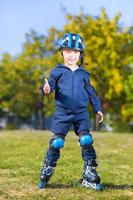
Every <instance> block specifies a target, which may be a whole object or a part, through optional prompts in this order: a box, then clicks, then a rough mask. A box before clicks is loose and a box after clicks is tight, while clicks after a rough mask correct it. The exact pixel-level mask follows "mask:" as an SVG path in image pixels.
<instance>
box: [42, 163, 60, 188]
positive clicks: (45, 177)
mask: <svg viewBox="0 0 133 200" xmlns="http://www.w3.org/2000/svg"><path fill="white" fill-rule="evenodd" d="M55 166H56V164H55V163H52V164H50V163H49V162H48V161H45V163H44V164H43V167H42V169H41V173H40V184H39V189H43V188H45V186H46V184H47V183H48V181H49V180H50V177H51V176H52V174H53V173H54V169H55Z"/></svg>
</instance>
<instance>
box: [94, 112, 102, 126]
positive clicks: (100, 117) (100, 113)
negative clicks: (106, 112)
mask: <svg viewBox="0 0 133 200" xmlns="http://www.w3.org/2000/svg"><path fill="white" fill-rule="evenodd" d="M96 115H97V119H98V122H99V124H100V123H102V121H103V113H102V112H101V111H98V112H97V113H96Z"/></svg>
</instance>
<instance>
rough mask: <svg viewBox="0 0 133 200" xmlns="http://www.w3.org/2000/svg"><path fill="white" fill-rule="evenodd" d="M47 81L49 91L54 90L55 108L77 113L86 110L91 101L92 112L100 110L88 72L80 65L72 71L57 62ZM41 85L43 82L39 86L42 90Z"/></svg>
mask: <svg viewBox="0 0 133 200" xmlns="http://www.w3.org/2000/svg"><path fill="white" fill-rule="evenodd" d="M48 82H49V84H50V88H51V90H50V92H53V91H54V90H55V102H56V107H57V108H65V109H67V110H69V111H70V112H72V113H79V112H82V111H86V110H87V106H88V104H89V103H91V104H92V106H93V110H94V112H97V111H102V108H101V105H100V100H99V98H98V97H97V96H96V92H95V89H94V87H93V86H91V84H90V74H89V73H88V72H87V71H86V70H85V69H84V68H83V67H82V66H79V68H78V69H77V70H75V71H74V72H73V71H72V70H71V69H70V68H68V67H67V66H65V65H63V64H59V65H57V66H56V67H55V68H54V69H53V70H52V71H51V73H50V76H49V78H48ZM43 86H44V84H43V85H42V87H41V90H42V91H43Z"/></svg>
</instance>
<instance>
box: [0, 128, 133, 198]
mask: <svg viewBox="0 0 133 200" xmlns="http://www.w3.org/2000/svg"><path fill="white" fill-rule="evenodd" d="M50 137H51V134H50V132H49V131H47V132H46V131H45V132H41V131H0V199H2V200H4V199H13V200H16V199H23V200H25V199H27V200H30V199H35V200H38V199H39V200H40V199H45V200H97V199H103V200H108V199H109V200H110V199H111V200H112V199H113V200H118V199H122V200H127V199H133V159H132V158H133V137H132V134H118V133H117V134H113V133H93V137H94V141H95V142H94V146H95V149H96V152H97V160H98V163H99V167H98V169H97V170H98V172H99V174H100V176H101V179H102V183H103V185H104V190H103V192H96V191H94V190H92V189H86V188H83V187H81V186H80V185H79V184H78V180H79V179H80V178H81V175H82V168H83V161H82V158H81V152H80V146H79V144H78V138H77V137H76V136H75V134H74V133H73V132H69V134H68V136H67V137H66V142H65V147H64V148H63V149H62V150H61V157H60V160H59V161H58V165H57V167H56V170H55V173H54V175H53V177H52V178H51V180H50V182H49V184H48V186H47V188H46V189H44V190H39V189H38V183H39V173H40V168H41V165H42V161H43V157H44V153H45V152H46V150H47V148H48V141H49V139H50Z"/></svg>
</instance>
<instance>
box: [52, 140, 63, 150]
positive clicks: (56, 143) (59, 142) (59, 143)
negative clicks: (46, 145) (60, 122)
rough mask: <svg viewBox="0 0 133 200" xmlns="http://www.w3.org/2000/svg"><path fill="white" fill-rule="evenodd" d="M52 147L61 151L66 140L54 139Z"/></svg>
mask: <svg viewBox="0 0 133 200" xmlns="http://www.w3.org/2000/svg"><path fill="white" fill-rule="evenodd" d="M51 146H52V147H54V148H55V149H61V148H62V147H64V140H63V139H62V138H59V137H58V138H54V139H52V141H51Z"/></svg>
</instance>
